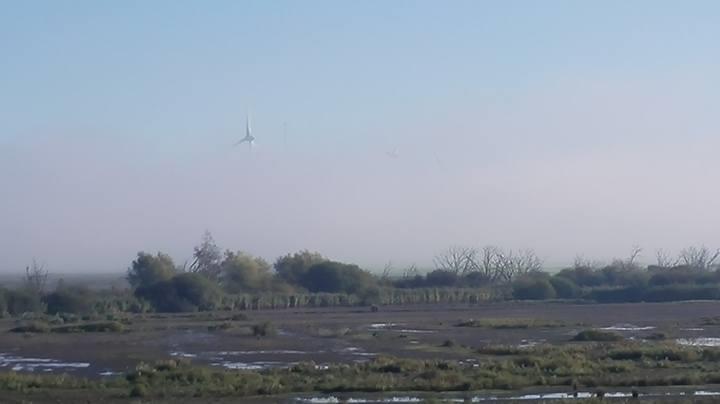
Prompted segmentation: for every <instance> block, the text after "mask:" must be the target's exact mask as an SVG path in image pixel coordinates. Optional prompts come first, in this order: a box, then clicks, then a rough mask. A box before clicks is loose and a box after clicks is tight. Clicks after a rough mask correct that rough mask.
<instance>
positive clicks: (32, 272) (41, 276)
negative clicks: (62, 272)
mask: <svg viewBox="0 0 720 404" xmlns="http://www.w3.org/2000/svg"><path fill="white" fill-rule="evenodd" d="M47 278H48V271H47V269H45V264H40V263H38V262H37V260H35V259H34V258H33V261H32V265H30V266H27V267H25V279H24V280H23V281H24V284H25V288H27V289H28V290H30V291H31V292H33V293H36V294H38V295H42V294H43V293H45V285H46V284H47Z"/></svg>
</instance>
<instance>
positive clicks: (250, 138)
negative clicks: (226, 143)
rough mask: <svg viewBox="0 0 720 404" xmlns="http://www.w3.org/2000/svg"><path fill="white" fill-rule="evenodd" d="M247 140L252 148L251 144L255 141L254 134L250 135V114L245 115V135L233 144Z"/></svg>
mask: <svg viewBox="0 0 720 404" xmlns="http://www.w3.org/2000/svg"><path fill="white" fill-rule="evenodd" d="M245 142H247V144H248V145H249V146H250V150H252V147H253V144H254V143H255V136H253V135H252V129H250V114H248V115H247V121H246V123H245V137H244V138H242V139H240V141H239V142H237V143H235V146H237V145H240V144H243V143H245Z"/></svg>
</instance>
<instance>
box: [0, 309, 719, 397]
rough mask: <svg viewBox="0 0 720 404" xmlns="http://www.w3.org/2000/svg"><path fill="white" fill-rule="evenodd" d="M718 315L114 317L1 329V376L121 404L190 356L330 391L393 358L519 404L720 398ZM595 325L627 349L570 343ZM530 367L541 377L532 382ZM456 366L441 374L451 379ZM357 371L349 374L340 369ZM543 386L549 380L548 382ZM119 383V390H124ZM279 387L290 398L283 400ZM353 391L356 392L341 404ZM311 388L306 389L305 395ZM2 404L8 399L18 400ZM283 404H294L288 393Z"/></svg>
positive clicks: (346, 312)
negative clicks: (609, 397) (344, 377)
mask: <svg viewBox="0 0 720 404" xmlns="http://www.w3.org/2000/svg"><path fill="white" fill-rule="evenodd" d="M718 312H720V303H718V302H684V303H653V304H650V303H647V304H645V303H642V304H614V305H599V304H570V303H519V302H517V303H510V302H507V303H495V304H482V305H472V306H470V305H445V306H406V307H382V308H380V310H379V311H378V312H373V311H371V310H370V309H367V308H331V309H322V308H318V309H303V310H272V311H248V312H244V313H242V314H239V313H232V312H213V313H193V314H177V315H165V314H143V315H127V316H126V317H122V318H115V319H113V320H112V322H114V323H118V324H122V329H121V330H116V331H115V332H112V331H106V332H87V331H86V332H81V331H80V329H81V328H83V327H81V326H82V325H84V324H97V323H98V322H100V321H101V320H102V321H105V322H107V321H106V319H86V320H85V321H78V322H77V323H76V326H74V327H70V328H69V329H70V331H64V332H49V331H53V330H56V329H59V328H60V327H65V328H66V329H67V328H68V327H69V325H68V324H64V325H62V326H60V325H56V324H52V323H49V324H48V325H47V327H48V328H47V329H43V331H44V332H11V331H10V330H11V329H13V328H16V327H18V326H19V325H22V324H27V323H28V322H29V321H22V320H16V319H4V320H2V321H1V322H0V327H1V329H2V332H0V347H2V350H1V351H0V353H1V355H0V367H2V369H3V370H6V371H11V370H13V371H16V372H19V373H22V374H42V375H53V374H61V373H67V374H69V375H73V376H77V377H81V378H88V379H90V381H89V382H88V383H90V384H92V383H106V384H107V386H106V387H108V389H107V390H106V391H105V393H103V394H109V396H108V400H111V399H118V400H121V401H122V400H124V399H125V398H123V397H127V395H128V386H127V385H126V384H125V383H127V382H126V381H125V380H124V379H123V375H126V374H130V373H133V372H134V371H135V369H136V367H137V365H138V364H139V363H140V362H145V363H153V362H155V361H163V360H169V359H176V360H182V361H181V363H182V365H181V367H186V366H189V365H187V364H186V363H185V362H192V365H193V366H200V367H205V366H207V367H208V369H210V370H211V371H213V372H226V373H230V374H233V373H236V374H244V373H248V372H261V373H262V372H270V373H271V374H273V375H274V376H272V377H277V378H280V379H282V378H283V377H285V376H284V373H282V372H284V371H285V369H288V368H291V367H293V366H306V364H308V363H311V364H312V366H313V369H315V370H313V371H311V372H310V373H309V374H308V375H307V377H308V378H317V380H319V381H318V383H320V380H322V381H323V382H327V381H326V380H324V379H323V377H325V376H324V375H323V374H322V372H323V371H327V370H328V369H335V368H336V367H337V366H350V368H349V369H355V370H352V371H353V372H358V374H363V372H366V373H368V374H374V373H376V372H378V369H377V368H371V367H363V366H366V365H363V364H367V363H374V362H378V361H381V362H382V361H391V362H389V363H391V364H386V365H383V366H386V367H387V366H391V367H392V366H397V367H399V369H401V370H398V372H402V374H411V373H412V372H413V371H412V370H402V369H404V368H403V367H406V368H408V369H414V368H415V367H420V368H421V367H422V366H435V365H434V363H436V362H437V361H443V362H447V363H450V364H452V366H451V368H452V370H453V372H454V373H453V376H452V377H461V375H464V376H462V377H467V378H468V380H470V381H472V382H473V383H474V382H475V381H477V380H479V379H482V377H484V376H483V373H478V372H481V371H485V370H487V371H489V370H490V368H489V367H488V368H487V369H486V367H487V366H490V365H489V364H492V366H495V367H496V368H497V369H500V370H498V371H501V372H505V374H506V375H508V377H511V378H512V380H514V381H513V382H508V383H507V385H502V384H499V383H498V382H497V380H496V379H493V381H492V383H491V384H489V385H487V388H482V389H479V390H481V391H480V392H478V393H477V394H480V396H481V397H490V396H494V397H518V394H519V392H522V394H535V393H538V392H540V391H543V392H547V393H550V394H551V397H553V395H552V394H556V393H558V392H565V393H570V392H571V390H570V388H571V385H573V384H577V389H578V391H579V392H581V393H583V394H595V392H596V390H597V389H601V388H602V389H606V390H607V391H608V392H611V391H617V392H624V394H626V395H629V394H630V392H631V389H632V388H635V387H638V386H640V387H638V388H641V389H644V390H642V392H643V394H650V393H651V392H656V393H658V394H665V393H667V392H668V391H666V389H669V388H671V387H670V386H682V388H683V389H684V390H678V391H683V392H686V393H688V394H690V393H691V392H692V391H694V390H696V389H701V390H708V391H713V392H714V391H719V390H720V388H713V387H712V386H708V384H714V383H717V382H720V376H719V375H720V365H718V364H716V362H717V359H718V358H720V349H718V348H714V347H713V346H715V345H717V344H718V341H720V340H719V339H718V337H720V321H718V318H717V317H716V315H717V314H718ZM33 322H34V323H37V322H39V320H37V319H36V320H34V321H33ZM88 329H92V328H88ZM591 329H592V330H597V331H600V332H601V333H611V334H612V335H614V336H615V337H617V339H618V341H615V342H609V343H597V342H593V341H590V342H573V341H572V340H573V338H574V337H575V336H576V335H578V333H580V332H581V331H584V330H591ZM658 352H659V353H658ZM386 358H387V359H386ZM548 358H556V359H557V361H559V362H562V361H568V363H569V364H572V363H577V364H578V367H573V366H575V365H572V366H571V365H569V364H559V365H552V366H554V368H553V369H552V370H548V366H549V365H547V364H544V365H543V364H542V363H543V361H544V360H546V359H548ZM541 359H542V360H541ZM392 361H399V362H397V363H399V364H395V363H396V362H392ZM402 361H409V362H402ZM525 362H527V363H525ZM383 363H384V362H383ZM429 364H433V365H429ZM518 364H520V365H518ZM353 366H355V367H357V368H352V367H353ZM372 366H375V365H372ZM508 366H510V367H508ZM568 366H569V367H568ZM564 367H568V368H564ZM531 368H533V369H534V368H537V369H538V370H537V372H535V371H533V372H535V373H533V372H529V371H528V370H527V369H531ZM560 368H562V370H558V369H560ZM183 369H184V368H183ZM338 369H345V368H338ZM493 369H495V368H493ZM497 369H496V370H497ZM445 370H447V369H444V368H441V369H440V374H441V375H442V372H443V371H445ZM346 371H350V370H342V372H346ZM272 372H280V373H272ZM316 372H320V373H316ZM338 372H341V370H338ZM383 372H384V371H383ZM455 372H456V373H455ZM421 373H422V372H421ZM443 377H444V376H443ZM448 377H449V376H448ZM537 377H541V378H542V380H543V383H544V384H538V381H537V380H536V378H537ZM115 380H122V382H121V383H119V384H117V383H115V382H114V381H115ZM368 380H370V379H368ZM439 380H440V379H439ZM488 380H490V379H488ZM633 380H635V382H633ZM395 382H396V384H392V385H388V386H387V388H383V389H382V390H394V387H393V386H395V385H397V386H405V387H408V388H407V389H403V390H408V389H410V390H412V387H413V386H416V384H414V383H415V381H414V379H411V378H408V379H407V380H399V379H398V380H396V381H394V382H393V383H395ZM368 383H369V382H368ZM433 383H435V382H428V385H432V384H433ZM468 383H469V382H467V383H466V385H464V386H463V388H465V389H469V390H478V389H476V388H475V387H476V385H475V384H472V383H470V384H468ZM459 384H462V383H459ZM477 386H485V384H478V385H477ZM367 388H368V386H367V385H365V386H364V387H363V385H358V387H357V391H359V392H360V393H362V392H363V391H365V392H367ZM613 388H614V389H615V390H613ZM672 388H674V389H677V388H678V387H672ZM457 389H458V388H457V387H456V386H455V385H454V384H453V385H452V386H451V388H447V389H445V388H443V389H440V388H439V387H438V391H444V390H451V391H452V390H457ZM181 390H182V389H179V390H177V391H181ZM42 391H43V389H37V391H36V393H34V394H37V395H38V396H37V399H38V400H39V401H38V402H43V400H42V397H43V393H42ZM278 391H279V393H278V394H280V393H282V391H284V390H282V389H280V390H278ZM331 391H332V389H330V390H327V391H324V392H323V394H324V396H325V397H327V396H328V395H331ZM351 391H353V388H349V390H348V391H346V392H345V393H344V394H346V395H347V394H350V392H351ZM498 391H500V393H498ZM26 392H27V391H26ZM310 392H311V391H310ZM310 392H309V391H307V390H301V391H298V393H303V394H304V395H303V397H306V396H307V394H308V393H310ZM55 393H57V394H59V396H58V395H57V394H55ZM63 394H68V397H75V399H77V398H78V397H85V396H84V395H85V394H89V396H90V397H91V396H93V395H94V394H99V393H97V392H87V391H84V390H81V391H78V390H73V391H71V392H65V393H61V390H57V391H54V394H53V397H62V396H63ZM78 394H79V395H78ZM163 394H165V393H163ZM424 394H427V393H424ZM464 394H467V392H465V393H464ZM192 395H193V394H188V396H192ZM226 395H228V392H226V391H225V392H222V393H218V394H215V393H212V394H210V395H209V396H205V397H204V398H205V399H206V401H202V402H212V401H207V400H209V398H210V397H212V398H215V397H216V396H217V398H218V400H219V399H221V398H223V397H224V396H226ZM243 395H244V396H247V395H248V394H243ZM251 395H252V394H251ZM311 395H312V394H311ZM411 396H412V395H411ZM5 397H6V398H5V399H6V400H10V397H12V394H10V393H8V394H6V395H5ZM48 397H49V396H48ZM277 397H284V400H289V401H293V400H295V399H296V396H295V395H292V394H290V395H288V394H286V393H282V394H280V395H278V396H276V398H277ZM298 397H299V396H298ZM413 397H414V396H413ZM157 398H159V397H155V399H157ZM455 398H457V397H455ZM676 398H678V397H676ZM188 399H189V397H188ZM258 400H262V398H258ZM8 402H11V401H8ZM52 402H62V401H57V400H56V401H52ZM68 402H72V401H68ZM108 402H112V401H108ZM173 402H182V401H177V400H173ZM188 402H192V401H188ZM217 402H224V401H222V400H220V401H217Z"/></svg>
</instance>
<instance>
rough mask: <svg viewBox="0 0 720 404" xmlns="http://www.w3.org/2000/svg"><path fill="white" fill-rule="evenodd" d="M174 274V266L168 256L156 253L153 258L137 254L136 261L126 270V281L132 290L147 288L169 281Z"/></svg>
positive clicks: (140, 253)
mask: <svg viewBox="0 0 720 404" xmlns="http://www.w3.org/2000/svg"><path fill="white" fill-rule="evenodd" d="M176 272H177V271H176V269H175V264H174V263H173V260H172V258H170V256H169V255H166V254H163V253H158V254H157V255H156V256H153V255H151V254H146V253H144V252H139V253H138V255H137V259H136V260H135V261H133V263H132V266H131V267H130V269H128V273H127V280H128V282H129V283H130V286H132V287H133V288H139V287H148V286H151V285H153V284H155V283H157V282H162V281H167V280H169V279H170V278H172V277H173V276H174V275H175V274H176Z"/></svg>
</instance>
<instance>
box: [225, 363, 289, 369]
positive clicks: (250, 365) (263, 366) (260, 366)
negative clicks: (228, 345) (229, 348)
mask: <svg viewBox="0 0 720 404" xmlns="http://www.w3.org/2000/svg"><path fill="white" fill-rule="evenodd" d="M295 364H296V363H288V362H271V361H257V362H220V363H213V364H212V366H219V367H223V368H225V369H230V370H263V369H272V368H286V367H290V366H292V365H295Z"/></svg>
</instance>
